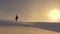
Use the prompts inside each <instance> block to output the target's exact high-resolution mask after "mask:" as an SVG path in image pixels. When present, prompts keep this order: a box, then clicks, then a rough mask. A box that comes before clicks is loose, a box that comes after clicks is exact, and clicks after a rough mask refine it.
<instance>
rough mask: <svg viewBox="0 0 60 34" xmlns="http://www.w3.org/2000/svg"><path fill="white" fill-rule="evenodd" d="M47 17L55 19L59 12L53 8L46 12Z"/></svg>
mask: <svg viewBox="0 0 60 34" xmlns="http://www.w3.org/2000/svg"><path fill="white" fill-rule="evenodd" d="M48 17H49V18H50V20H52V21H57V20H58V19H59V17H60V12H59V11H58V10H57V9H53V10H51V11H50V12H49V13H48Z"/></svg>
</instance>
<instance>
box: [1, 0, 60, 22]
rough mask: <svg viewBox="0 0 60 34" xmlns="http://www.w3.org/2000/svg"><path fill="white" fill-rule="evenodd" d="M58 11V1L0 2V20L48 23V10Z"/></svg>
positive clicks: (59, 5)
mask: <svg viewBox="0 0 60 34" xmlns="http://www.w3.org/2000/svg"><path fill="white" fill-rule="evenodd" d="M54 8H57V9H58V10H60V0H0V20H14V18H15V15H16V14H17V15H18V16H19V21H30V22H31V21H34V22H35V21H43V22H44V21H49V18H48V17H47V14H48V12H49V11H50V10H52V9H54Z"/></svg>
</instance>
